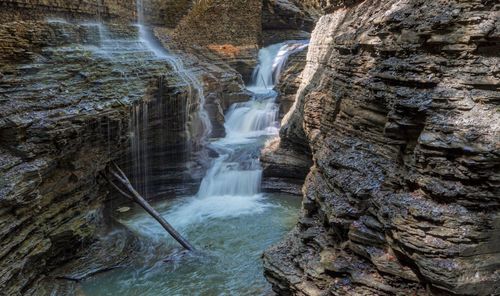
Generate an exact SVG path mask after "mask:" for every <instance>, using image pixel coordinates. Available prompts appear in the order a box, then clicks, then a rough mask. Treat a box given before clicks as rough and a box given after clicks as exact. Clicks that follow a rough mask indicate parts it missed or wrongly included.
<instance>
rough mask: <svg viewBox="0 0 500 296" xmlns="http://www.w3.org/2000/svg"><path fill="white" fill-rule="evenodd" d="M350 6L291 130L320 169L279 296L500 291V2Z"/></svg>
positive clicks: (268, 265) (290, 141)
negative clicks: (499, 65) (499, 110)
mask: <svg viewBox="0 0 500 296" xmlns="http://www.w3.org/2000/svg"><path fill="white" fill-rule="evenodd" d="M344 4H346V6H344V7H342V5H339V7H338V8H335V9H334V10H333V11H332V12H331V13H329V14H327V15H325V16H323V17H322V18H321V19H320V21H319V23H318V24H317V25H316V28H315V30H314V32H313V36H312V44H311V46H310V49H309V53H308V58H307V65H306V68H305V70H304V72H303V74H302V79H303V82H302V85H301V87H300V89H299V91H298V93H297V97H296V103H295V105H294V107H293V108H292V111H291V112H290V113H289V114H288V115H287V116H286V117H285V125H284V127H283V128H282V130H281V141H280V142H281V143H283V144H286V145H287V146H286V147H287V149H291V150H293V149H295V150H296V151H297V152H296V153H302V152H303V151H304V149H305V146H308V147H309V148H310V151H311V152H312V159H313V166H312V168H311V170H310V172H309V175H308V177H307V179H306V183H305V185H304V188H303V191H304V200H303V215H302V218H301V220H300V222H299V224H298V225H297V226H296V228H295V230H294V231H293V232H292V233H290V234H289V235H288V236H287V238H286V239H285V240H284V241H283V242H282V243H280V244H278V245H276V246H274V247H272V248H270V249H269V250H267V251H266V253H265V254H264V265H265V274H266V277H267V278H268V280H269V281H270V282H271V283H272V284H273V288H274V290H275V291H276V292H277V293H278V294H280V295H330V294H333V295H403V294H408V295H429V294H436V295H447V294H456V295H495V294H498V293H500V275H499V274H498V266H499V264H500V247H499V246H500V245H499V244H498V242H499V235H498V234H499V233H500V224H499V221H500V215H499V208H500V200H499V196H500V191H499V187H498V184H499V175H498V172H499V166H500V158H499V154H500V153H499V146H498V140H499V136H500V126H499V122H500V115H499V113H498V97H499V89H498V82H499V80H498V64H499V54H498V49H499V48H500V47H499V42H500V39H499V32H498V30H499V20H500V18H499V6H498V4H495V2H489V1H466V2H463V1H426V0H421V1H412V0H391V1H376V0H366V1H358V2H356V3H344ZM304 143H305V144H304ZM283 144H280V145H283ZM299 151H300V152H299Z"/></svg>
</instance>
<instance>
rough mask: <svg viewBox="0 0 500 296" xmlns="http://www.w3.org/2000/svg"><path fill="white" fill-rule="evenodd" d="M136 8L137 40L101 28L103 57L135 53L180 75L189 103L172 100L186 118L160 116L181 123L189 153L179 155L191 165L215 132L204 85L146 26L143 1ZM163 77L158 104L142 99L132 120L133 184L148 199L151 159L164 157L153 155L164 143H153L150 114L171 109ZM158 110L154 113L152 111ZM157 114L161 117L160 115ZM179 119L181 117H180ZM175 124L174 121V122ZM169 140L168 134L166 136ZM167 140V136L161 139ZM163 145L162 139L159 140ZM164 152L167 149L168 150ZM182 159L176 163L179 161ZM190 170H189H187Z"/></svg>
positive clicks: (165, 127) (160, 82)
mask: <svg viewBox="0 0 500 296" xmlns="http://www.w3.org/2000/svg"><path fill="white" fill-rule="evenodd" d="M136 7H137V20H138V24H137V29H138V38H137V39H136V40H120V39H113V38H110V34H109V33H108V32H107V30H106V28H105V27H104V26H100V30H99V31H100V35H101V43H102V45H101V50H102V51H103V54H107V55H110V56H112V57H118V58H123V56H127V55H121V53H122V52H125V53H127V52H130V51H134V52H135V53H137V54H139V55H141V56H146V57H147V58H151V59H154V60H156V61H158V60H160V61H161V60H164V61H165V62H167V63H168V64H169V65H170V66H171V67H172V69H173V71H174V72H175V73H176V74H177V77H178V78H179V79H180V80H181V81H182V82H183V84H184V85H186V86H187V91H188V93H187V100H185V102H182V104H181V103H179V102H177V100H176V99H172V102H171V103H173V104H176V105H177V107H180V108H183V110H180V109H179V110H178V111H179V112H176V113H177V114H180V115H182V116H183V118H176V119H174V120H172V118H169V119H167V118H164V116H163V115H162V114H160V115H159V116H157V117H158V118H162V120H170V121H169V122H168V124H170V125H171V126H173V125H174V124H177V123H178V122H181V123H182V124H183V126H184V127H185V131H186V136H185V137H183V138H185V139H186V145H185V147H184V148H181V149H183V150H184V151H186V153H185V155H179V157H180V158H181V159H183V160H184V161H185V163H186V165H189V164H190V162H189V161H188V160H189V158H190V157H191V156H192V155H191V151H203V150H202V147H204V146H205V145H206V143H207V141H208V138H209V136H210V134H211V132H212V125H211V122H210V119H209V116H208V113H207V111H206V110H205V95H204V91H203V85H202V84H201V82H200V81H199V80H198V78H197V77H196V76H195V75H194V74H193V73H192V72H191V71H190V70H188V69H186V67H185V66H184V64H183V63H182V61H181V60H180V59H179V58H178V57H177V56H175V55H173V54H171V53H169V52H167V51H166V50H165V49H164V48H163V47H162V46H161V45H160V44H159V43H158V41H157V40H156V38H155V37H154V36H153V33H152V31H151V30H150V29H149V28H148V27H146V26H145V24H144V3H143V0H136ZM163 87H164V86H163V77H161V78H160V79H159V94H158V96H160V97H158V98H156V101H154V102H152V101H151V100H150V101H147V100H142V101H140V102H138V103H137V105H136V106H135V107H134V108H133V109H132V115H131V119H132V120H131V121H130V135H131V152H132V158H133V159H132V163H133V167H134V169H133V173H134V176H133V177H132V181H133V183H134V185H135V186H136V187H137V188H138V189H139V191H140V192H141V193H142V194H143V195H145V196H146V197H148V193H149V192H150V191H151V190H150V189H151V188H149V187H150V186H149V185H150V181H149V179H153V177H155V176H152V174H156V172H155V170H154V168H152V166H154V164H153V163H152V161H151V158H152V157H155V162H156V161H161V159H159V158H161V157H163V156H158V155H163V153H162V152H161V151H160V152H158V151H156V152H155V155H150V153H151V149H152V146H154V145H158V144H161V143H157V142H154V143H153V142H152V141H151V139H150V135H148V128H150V126H149V125H150V118H151V116H152V115H151V114H152V113H151V114H150V112H160V113H161V112H162V111H165V110H167V109H168V107H167V106H166V105H167V103H164V102H163V100H164V98H163V96H161V93H162V90H163ZM193 104H194V105H198V106H199V107H198V110H197V114H198V116H197V117H195V118H190V113H191V106H193ZM153 109H155V110H153ZM157 115H158V114H157ZM177 117H179V116H177ZM173 121H175V122H173ZM168 124H164V123H160V125H159V126H160V127H161V128H163V129H165V133H166V132H167V131H168V130H169V125H168ZM167 137H168V135H167ZM160 138H161V139H164V136H163V135H161V136H160ZM160 142H162V143H163V140H162V141H160ZM160 148H161V147H160ZM164 149H168V148H167V147H165V148H164ZM178 161H179V159H177V160H176V162H178ZM186 170H189V167H186Z"/></svg>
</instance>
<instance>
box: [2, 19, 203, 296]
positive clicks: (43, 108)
mask: <svg viewBox="0 0 500 296" xmlns="http://www.w3.org/2000/svg"><path fill="white" fill-rule="evenodd" d="M18 28H22V29H19V30H17V29H18ZM27 31H28V32H31V33H29V34H26V32H27ZM33 32H42V34H41V35H38V34H33ZM137 34H138V32H137V27H136V26H124V25H111V24H108V25H107V26H106V27H104V26H102V25H97V24H71V23H64V22H46V21H30V22H22V21H17V22H12V23H8V24H3V25H0V36H3V38H4V39H3V40H4V41H5V40H7V41H8V42H7V41H6V42H5V43H2V44H15V41H16V40H17V41H19V40H23V43H22V44H20V46H24V44H25V43H26V44H27V47H28V48H33V50H31V51H30V52H29V54H26V55H23V58H22V59H12V60H8V59H5V60H3V62H2V64H1V66H0V225H1V226H2V227H1V229H2V230H1V231H0V250H1V253H0V287H1V289H0V295H31V294H34V295H40V294H39V293H38V292H39V291H38V290H37V285H38V282H39V281H41V280H42V279H43V278H44V277H45V276H46V275H47V272H49V271H50V270H52V269H53V268H54V267H56V266H58V265H59V264H61V263H63V262H66V261H68V260H70V259H72V258H73V257H74V256H75V255H76V254H77V253H78V252H79V251H80V250H81V249H82V248H85V247H86V246H87V245H89V243H91V242H92V241H93V240H95V238H96V235H97V234H98V232H99V229H101V227H102V207H103V203H104V201H105V200H106V199H107V198H108V195H109V192H108V186H107V184H106V182H104V181H103V178H102V177H100V175H99V173H100V172H102V171H103V170H104V168H105V167H106V165H107V164H108V163H109V162H110V161H111V160H117V161H120V158H121V157H124V159H129V158H128V157H126V152H127V151H129V140H130V136H131V135H130V134H129V130H131V129H129V126H130V125H138V126H141V125H140V123H139V124H138V123H137V122H135V121H133V120H131V119H132V118H133V117H131V115H133V114H134V113H133V112H131V110H132V109H139V110H143V109H144V106H145V105H146V106H148V107H149V108H150V109H151V113H152V114H151V115H152V116H151V117H149V116H148V117H147V118H146V119H148V120H151V118H155V119H156V120H157V121H160V123H161V122H162V121H161V120H159V118H160V119H162V120H163V122H165V121H166V122H170V123H172V124H171V125H168V126H167V127H163V128H164V129H162V134H163V135H164V136H165V139H164V141H161V142H158V144H161V145H166V146H165V147H164V148H165V149H170V148H172V147H176V145H178V142H179V139H183V137H182V135H185V127H184V126H176V125H175V124H174V123H175V122H179V119H178V117H179V116H181V117H183V118H186V117H191V116H193V114H194V113H196V109H197V108H196V104H194V103H193V104H190V103H189V99H190V98H191V97H190V96H188V93H189V92H188V86H187V85H186V84H185V82H183V81H181V80H180V79H179V78H178V76H177V75H176V74H175V72H174V71H172V69H171V67H170V64H169V63H167V62H165V61H161V60H158V59H156V58H154V54H153V53H152V52H148V51H145V50H144V49H143V48H142V47H140V48H141V50H139V51H137V50H135V49H134V47H133V46H134V44H136V40H137ZM103 36H106V38H114V39H116V40H121V41H120V42H121V43H117V42H115V41H109V40H104V39H102V38H103ZM30 37H31V39H30ZM8 38H10V39H8ZM39 41H40V42H39ZM24 42H25V43H24ZM108 43H109V44H110V45H106V44H108ZM119 44H120V45H119ZM35 49H36V50H35ZM11 50H12V51H16V50H19V51H20V52H24V50H23V48H22V47H19V48H15V47H13V48H11ZM12 51H11V52H12ZM4 52H8V50H5V51H4ZM7 56H10V57H12V56H15V54H9V55H7ZM160 103H161V104H160ZM186 105H191V106H192V107H191V108H186ZM160 106H161V108H160ZM178 108H180V110H179V109H178ZM183 110H187V111H184V112H191V114H183V113H182V111H183ZM153 113H155V114H157V115H154V114H153ZM153 115H154V116H153ZM142 119H143V118H141V120H142ZM141 123H143V122H142V121H141ZM150 134H151V135H152V136H155V135H156V134H155V133H154V132H151V133H150ZM167 136H171V137H170V138H169V137H167ZM172 138H173V139H175V141H171V140H169V139H172ZM142 143H144V142H142ZM145 144H146V145H147V144H148V143H145ZM167 144H168V145H170V146H168V145H167ZM153 156H154V155H153ZM162 159H164V158H162ZM176 159H179V157H178V156H177V157H176ZM122 163H123V161H122ZM157 163H160V161H158V160H157ZM183 167H185V166H183ZM167 169H168V168H167ZM172 170H175V171H177V172H178V171H179V168H178V167H174V168H173V169H172ZM165 175H168V174H165Z"/></svg>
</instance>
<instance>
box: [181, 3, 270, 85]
mask: <svg viewBox="0 0 500 296" xmlns="http://www.w3.org/2000/svg"><path fill="white" fill-rule="evenodd" d="M261 14H262V1H261V0H234V1H226V0H201V1H197V2H196V3H195V5H194V6H193V7H192V9H191V10H190V11H189V13H188V14H187V15H186V16H185V17H184V18H183V19H182V20H181V22H180V23H179V25H178V26H177V27H176V29H175V32H174V41H175V42H176V43H178V44H180V45H181V46H184V47H185V49H189V47H193V46H198V47H203V48H204V49H207V50H209V51H211V52H212V53H214V54H216V55H217V56H218V57H219V58H220V59H222V60H224V61H226V62H228V63H229V64H230V66H231V67H233V68H234V69H236V70H237V71H238V72H240V73H241V74H242V76H243V78H244V79H245V80H249V79H250V77H251V75H252V71H253V69H254V68H255V65H256V64H257V53H258V48H259V44H260V37H261V33H262V28H261V26H262V24H261V21H260V20H261Z"/></svg>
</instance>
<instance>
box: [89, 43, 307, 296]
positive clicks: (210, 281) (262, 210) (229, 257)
mask: <svg viewBox="0 0 500 296" xmlns="http://www.w3.org/2000/svg"><path fill="white" fill-rule="evenodd" d="M306 46H307V42H304V41H290V42H285V43H281V44H277V45H273V46H270V47H267V48H264V49H262V50H261V51H260V54H259V57H260V59H259V62H260V63H259V67H258V68H257V69H256V71H255V73H254V76H253V77H254V81H253V83H252V85H250V86H249V87H248V89H249V90H251V91H252V92H253V93H254V96H253V98H252V100H250V101H249V102H246V103H239V104H234V105H233V106H232V107H231V108H230V110H229V112H228V113H227V115H226V124H225V128H226V137H224V138H222V139H219V140H216V141H213V142H212V143H210V144H209V145H210V146H211V148H212V149H213V150H215V151H216V152H217V153H218V154H219V156H218V157H217V158H216V159H214V160H213V162H212V166H211V167H210V169H209V170H208V172H207V174H206V176H205V178H204V179H203V180H202V183H201V185H200V189H199V191H198V193H197V194H196V195H195V196H193V197H188V198H182V199H176V200H173V201H168V202H167V203H164V204H157V205H156V207H157V209H159V211H160V212H161V213H163V215H164V216H165V218H166V219H167V220H168V221H169V222H170V223H172V225H173V226H174V227H175V228H177V229H178V230H179V231H180V232H181V233H183V234H184V235H185V236H186V237H187V239H188V240H189V241H190V242H191V243H192V244H194V245H195V246H196V247H197V248H198V250H200V251H201V254H192V255H191V256H185V255H184V256H169V259H168V260H169V262H168V263H163V262H161V260H162V259H163V258H164V257H165V256H166V254H172V248H177V247H178V246H177V245H176V243H175V242H174V241H173V240H172V239H171V238H169V237H168V236H167V235H166V234H165V233H164V231H163V230H162V229H161V227H160V226H159V225H157V224H156V222H155V221H154V220H152V219H151V218H150V217H148V216H147V215H145V214H143V213H135V214H134V213H132V214H129V216H128V217H123V218H122V219H121V222H122V223H123V224H124V225H126V226H127V228H129V229H130V230H132V231H133V232H135V233H136V234H138V235H140V236H142V237H144V239H143V240H142V243H143V245H144V246H143V247H142V250H144V251H143V252H144V254H142V255H140V256H139V255H137V256H135V257H137V258H136V260H137V262H139V263H137V262H136V263H135V264H137V265H141V266H145V267H143V268H140V267H137V265H132V266H131V267H128V268H126V269H125V270H117V271H114V272H110V273H107V274H106V275H103V276H101V277H98V278H97V279H94V280H90V281H87V282H85V283H84V285H83V287H84V291H85V292H87V293H88V294H89V295H117V294H121V295H136V294H138V293H139V294H141V295H262V294H265V293H267V292H269V290H268V289H269V285H268V284H267V283H266V282H265V280H264V277H263V276H262V266H261V263H260V255H261V254H262V252H263V250H264V249H266V248H267V247H269V246H270V245H271V244H272V243H274V242H276V241H278V240H279V239H280V238H281V237H282V235H284V233H285V232H286V231H288V230H289V229H290V228H291V227H292V226H293V224H295V222H296V219H297V216H298V208H299V204H300V200H299V199H296V198H293V197H290V196H279V195H275V194H274V195H272V194H264V193H261V191H260V183H261V176H262V170H261V167H260V163H259V153H260V149H261V147H262V145H263V144H264V142H265V141H266V140H267V139H268V138H269V136H273V135H276V133H277V131H278V123H277V112H278V106H277V104H276V103H275V99H276V97H277V92H275V91H274V90H273V88H274V85H275V83H277V81H278V79H279V75H280V72H281V70H282V68H283V66H284V63H285V62H286V59H287V57H288V56H289V55H290V54H292V53H294V52H296V51H297V50H301V49H304V48H306ZM259 80H262V83H261V82H259ZM165 241H168V242H171V243H170V244H169V245H168V246H167V248H165V245H164V242H165ZM139 258H142V260H139ZM145 262H150V264H147V263H145Z"/></svg>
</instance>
